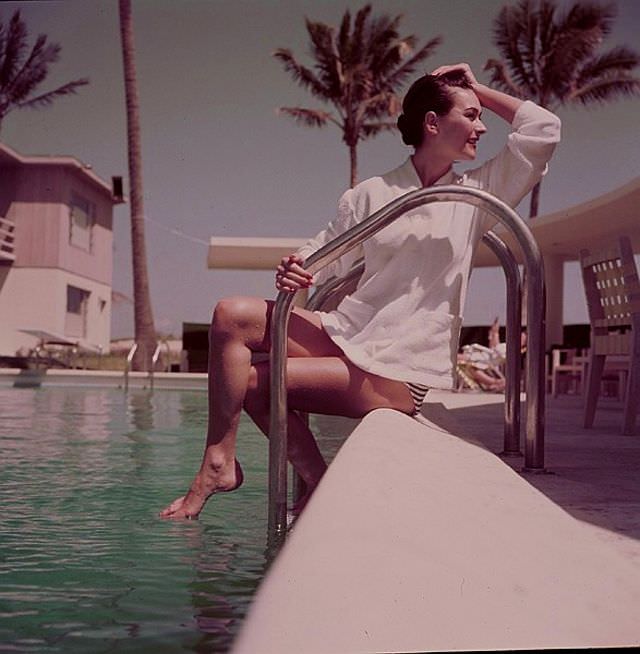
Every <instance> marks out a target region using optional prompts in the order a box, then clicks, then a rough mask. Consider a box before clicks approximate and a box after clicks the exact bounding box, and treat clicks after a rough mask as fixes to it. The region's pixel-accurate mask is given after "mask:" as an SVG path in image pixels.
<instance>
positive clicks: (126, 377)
mask: <svg viewBox="0 0 640 654" xmlns="http://www.w3.org/2000/svg"><path fill="white" fill-rule="evenodd" d="M137 349H138V344H137V343H136V342H135V341H134V343H133V345H132V346H131V349H130V350H129V352H128V354H127V359H126V361H125V363H124V390H125V391H128V390H129V370H130V369H131V362H132V361H133V355H134V354H135V353H136V350H137Z"/></svg>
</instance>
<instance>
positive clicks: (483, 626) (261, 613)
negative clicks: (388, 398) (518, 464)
mask: <svg viewBox="0 0 640 654" xmlns="http://www.w3.org/2000/svg"><path fill="white" fill-rule="evenodd" d="M449 420H450V421H451V419H450V418H449ZM438 424H441V425H442V424H443V422H442V421H441V420H438ZM447 427H448V429H449V430H450V431H455V425H454V424H453V423H451V422H450V424H449V425H447ZM639 608H640V565H638V562H637V560H634V559H630V558H629V557H625V556H624V555H623V554H621V553H620V551H619V549H616V548H614V547H608V546H607V544H606V543H605V542H603V541H602V539H600V538H598V537H597V536H596V535H595V534H594V530H593V527H589V526H588V525H586V524H584V523H582V522H580V521H578V520H576V519H575V518H573V517H572V516H570V515H569V514H568V513H567V512H565V511H564V510H562V509H561V508H559V507H558V506H557V505H556V504H554V503H553V502H552V501H551V500H549V499H548V498H547V497H546V496H545V495H543V494H542V493H540V492H539V491H538V490H536V489H535V488H534V487H533V486H531V485H530V484H529V483H528V482H527V481H526V480H523V479H522V478H521V477H520V476H519V474H518V473H516V472H515V471H514V470H512V469H511V468H510V467H509V466H508V465H506V464H505V463H503V462H502V461H501V460H500V459H499V458H497V457H496V456H495V455H493V454H492V453H490V452H489V451H488V450H486V449H484V448H483V447H481V446H478V445H475V444H473V443H470V442H468V441H465V440H461V439H459V438H457V437H455V436H452V435H451V434H450V433H447V432H446V431H443V429H442V428H441V427H436V426H435V424H433V423H432V424H431V425H430V426H424V425H422V424H419V423H418V422H416V421H414V420H412V419H410V418H408V417H406V416H403V415H401V414H399V413H397V412H393V411H388V410H379V411H375V412H373V413H372V414H370V415H369V416H367V417H366V418H365V419H364V420H363V421H362V423H361V424H360V425H359V426H358V427H357V429H356V430H355V431H354V433H353V434H352V435H351V437H350V438H349V440H348V441H347V442H346V444H345V445H344V446H343V448H342V449H341V450H340V452H339V453H338V455H337V456H336V458H335V460H334V462H333V463H332V465H331V467H330V469H329V471H328V472H327V474H326V476H325V478H324V479H323V482H322V484H321V486H320V487H319V488H318V491H317V492H316V494H315V495H314V497H313V498H312V500H311V502H310V503H309V505H308V506H307V508H306V510H305V513H304V514H303V515H302V516H301V518H300V519H299V520H298V522H297V523H296V525H295V526H294V529H293V533H292V534H291V535H290V537H289V539H288V541H287V543H286V545H285V547H284V549H283V551H282V552H281V553H280V555H279V557H278V558H277V559H276V561H275V562H274V564H273V566H272V568H271V569H270V571H269V573H268V575H267V577H266V579H265V581H264V582H263V584H262V585H261V587H260V589H259V590H258V593H257V595H256V597H255V600H254V603H253V605H252V607H251V609H250V612H249V615H248V617H247V619H246V621H245V623H244V626H243V629H242V631H241V633H240V635H239V637H238V639H237V641H236V643H235V645H234V648H233V650H232V651H233V652H234V653H235V654H243V653H249V654H255V653H256V652H260V653H261V654H268V653H270V652H274V653H276V652H277V653H278V654H286V653H289V652H291V653H294V652H295V653H296V654H298V653H300V652H304V653H305V654H313V653H316V652H317V653H321V652H322V653H326V652H331V653H340V652H349V653H354V652H422V651H434V650H440V651H442V650H445V651H446V650H462V649H465V650H483V649H491V650H494V649H520V648H543V647H595V646H618V645H619V646H629V645H637V644H639V643H640V620H639V619H638V615H639Z"/></svg>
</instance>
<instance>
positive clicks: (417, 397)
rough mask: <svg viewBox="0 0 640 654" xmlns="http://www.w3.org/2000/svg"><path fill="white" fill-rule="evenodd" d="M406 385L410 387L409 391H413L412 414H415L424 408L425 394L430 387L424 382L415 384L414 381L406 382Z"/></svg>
mask: <svg viewBox="0 0 640 654" xmlns="http://www.w3.org/2000/svg"><path fill="white" fill-rule="evenodd" d="M404 385H405V386H406V387H407V388H408V389H409V393H411V397H412V399H413V407H414V409H413V414H412V415H414V416H415V415H417V414H418V413H420V410H421V409H422V405H423V403H424V396H425V395H426V394H427V391H428V390H429V387H428V386H425V385H424V384H414V383H413V382H404Z"/></svg>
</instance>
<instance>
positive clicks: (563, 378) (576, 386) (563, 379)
mask: <svg viewBox="0 0 640 654" xmlns="http://www.w3.org/2000/svg"><path fill="white" fill-rule="evenodd" d="M587 362H588V355H585V354H584V353H583V352H582V350H579V349H576V348H555V347H554V348H553V349H552V350H551V370H550V371H549V382H550V386H551V388H550V391H551V395H552V397H558V395H559V394H560V393H561V392H564V393H569V392H573V393H575V394H577V395H581V394H582V387H583V384H584V377H585V368H586V367H587Z"/></svg>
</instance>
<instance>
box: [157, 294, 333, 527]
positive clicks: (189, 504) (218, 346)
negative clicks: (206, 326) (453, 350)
mask: <svg viewBox="0 0 640 654" xmlns="http://www.w3.org/2000/svg"><path fill="white" fill-rule="evenodd" d="M272 310H273V303H272V302H268V301H265V300H261V299H258V298H245V297H238V298H231V299H228V300H222V301H221V302H219V303H218V305H217V306H216V309H215V311H214V315H213V319H212V321H211V328H210V332H209V343H210V346H209V423H208V428H207V440H206V445H205V451H204V455H203V459H202V464H201V466H200V470H199V471H198V473H197V474H196V476H195V478H194V480H193V482H192V484H191V486H190V488H189V491H188V492H187V494H186V495H184V496H183V497H180V498H178V499H177V500H175V501H174V502H173V503H172V504H170V505H169V506H168V507H167V508H166V509H164V510H163V511H162V512H161V513H160V515H161V516H162V517H165V518H169V517H171V518H193V517H196V516H197V515H198V513H200V511H201V510H202V507H203V506H204V504H205V502H206V501H207V499H208V498H209V497H210V496H211V495H213V494H214V493H219V492H225V491H231V490H234V489H236V488H237V487H238V486H239V485H240V484H241V483H242V469H241V468H240V465H239V464H238V462H237V461H236V460H235V450H236V432H237V428H238V421H239V419H240V412H241V410H242V405H243V402H244V399H245V394H246V391H247V385H248V382H249V374H250V370H251V354H252V352H268V351H269V330H270V319H271V312H272ZM288 344H289V354H290V355H291V356H293V357H307V356H331V355H337V354H340V353H341V350H340V349H339V348H338V347H337V346H336V345H335V344H334V343H333V342H332V341H331V339H329V337H328V336H327V335H326V333H325V332H324V330H323V329H322V326H321V324H320V320H319V318H318V316H316V315H315V314H313V313H311V312H309V311H305V310H303V309H297V308H296V309H294V312H293V314H292V316H291V319H290V321H289V340H288Z"/></svg>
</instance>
